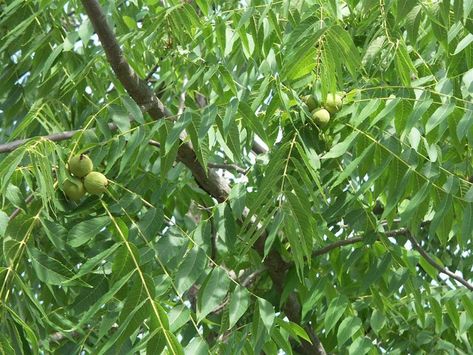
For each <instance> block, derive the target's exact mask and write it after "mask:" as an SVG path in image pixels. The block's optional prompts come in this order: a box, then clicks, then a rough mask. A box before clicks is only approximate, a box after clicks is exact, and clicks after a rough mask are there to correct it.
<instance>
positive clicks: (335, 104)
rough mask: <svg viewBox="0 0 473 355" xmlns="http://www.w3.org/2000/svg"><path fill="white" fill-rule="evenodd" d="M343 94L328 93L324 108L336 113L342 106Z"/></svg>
mask: <svg viewBox="0 0 473 355" xmlns="http://www.w3.org/2000/svg"><path fill="white" fill-rule="evenodd" d="M342 104H343V96H342V95H340V94H328V95H327V99H326V100H325V105H324V106H325V108H326V109H327V111H328V112H330V113H337V112H338V111H340V109H341V108H342Z"/></svg>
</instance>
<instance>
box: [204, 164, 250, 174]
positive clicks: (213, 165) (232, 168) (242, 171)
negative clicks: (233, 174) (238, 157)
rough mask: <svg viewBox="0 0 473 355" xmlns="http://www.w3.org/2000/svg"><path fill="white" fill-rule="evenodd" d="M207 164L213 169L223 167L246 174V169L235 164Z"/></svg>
mask: <svg viewBox="0 0 473 355" xmlns="http://www.w3.org/2000/svg"><path fill="white" fill-rule="evenodd" d="M207 166H208V167H209V168H213V169H224V170H229V171H231V170H236V171H238V172H239V173H242V174H246V173H247V170H246V169H244V168H242V167H240V166H238V165H236V164H217V163H208V164H207Z"/></svg>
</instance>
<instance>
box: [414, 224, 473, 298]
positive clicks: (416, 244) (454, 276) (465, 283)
mask: <svg viewBox="0 0 473 355" xmlns="http://www.w3.org/2000/svg"><path fill="white" fill-rule="evenodd" d="M407 238H409V240H410V242H411V243H412V246H413V247H414V249H415V250H417V251H418V252H419V254H420V255H422V257H423V258H424V259H425V260H426V261H427V262H428V263H429V264H430V265H432V266H433V267H434V268H435V269H437V270H438V271H439V272H440V273H442V274H445V275H447V276H450V277H451V278H452V279H455V280H457V281H458V282H459V283H461V284H462V285H463V286H465V287H466V288H467V289H469V290H470V291H473V285H472V284H470V283H469V282H468V281H466V280H465V279H464V278H463V277H461V276H459V275H457V274H455V273H453V272H451V271H450V270H448V269H447V268H444V267H442V265H440V264H438V263H437V262H436V261H435V260H434V259H433V258H432V257H431V256H430V255H429V254H428V253H427V252H426V251H425V249H423V248H422V247H421V246H420V244H419V242H418V241H417V239H416V238H415V237H414V236H413V235H412V234H410V233H408V234H407Z"/></svg>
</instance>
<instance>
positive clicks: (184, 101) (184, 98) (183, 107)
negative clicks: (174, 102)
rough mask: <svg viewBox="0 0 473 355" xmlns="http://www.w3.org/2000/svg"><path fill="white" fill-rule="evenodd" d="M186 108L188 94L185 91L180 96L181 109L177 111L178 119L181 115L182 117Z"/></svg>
mask: <svg viewBox="0 0 473 355" xmlns="http://www.w3.org/2000/svg"><path fill="white" fill-rule="evenodd" d="M185 108H186V92H185V91H183V92H181V95H179V108H178V109H177V116H178V117H179V116H180V115H182V113H183V112H184V109H185Z"/></svg>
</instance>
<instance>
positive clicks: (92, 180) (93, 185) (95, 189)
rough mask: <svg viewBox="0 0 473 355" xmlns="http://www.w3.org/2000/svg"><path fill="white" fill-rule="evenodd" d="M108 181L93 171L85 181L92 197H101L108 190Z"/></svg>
mask: <svg viewBox="0 0 473 355" xmlns="http://www.w3.org/2000/svg"><path fill="white" fill-rule="evenodd" d="M107 185H108V180H107V178H106V177H105V175H104V174H101V173H99V172H97V171H92V172H91V173H90V174H88V175H87V176H86V177H85V179H84V186H85V190H86V191H87V192H88V193H89V194H91V195H100V194H102V193H104V192H105V191H106V190H107Z"/></svg>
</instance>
